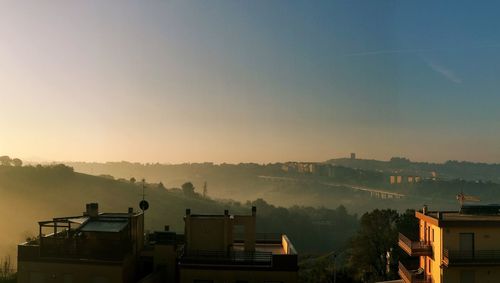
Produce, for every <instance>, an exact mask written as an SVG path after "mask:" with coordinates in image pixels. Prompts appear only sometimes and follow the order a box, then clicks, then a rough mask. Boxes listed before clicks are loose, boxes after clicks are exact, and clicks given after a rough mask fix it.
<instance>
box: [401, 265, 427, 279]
mask: <svg viewBox="0 0 500 283" xmlns="http://www.w3.org/2000/svg"><path fill="white" fill-rule="evenodd" d="M411 268H412V269H408V268H407V267H406V266H405V265H404V264H403V263H402V262H399V271H398V273H399V276H400V277H401V279H403V281H404V282H411V283H431V282H432V278H431V277H430V276H429V275H426V274H425V271H424V270H423V269H420V268H418V265H415V266H412V267H411Z"/></svg>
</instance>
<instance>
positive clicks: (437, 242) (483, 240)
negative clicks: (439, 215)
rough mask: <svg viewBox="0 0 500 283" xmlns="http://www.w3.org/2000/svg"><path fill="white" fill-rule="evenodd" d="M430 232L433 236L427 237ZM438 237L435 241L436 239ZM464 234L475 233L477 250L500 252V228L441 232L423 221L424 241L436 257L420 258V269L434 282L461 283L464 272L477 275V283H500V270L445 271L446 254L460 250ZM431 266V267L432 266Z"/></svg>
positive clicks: (457, 229)
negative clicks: (445, 252)
mask: <svg viewBox="0 0 500 283" xmlns="http://www.w3.org/2000/svg"><path fill="white" fill-rule="evenodd" d="M427 231H430V233H427ZM433 233H434V237H433ZM460 233H474V248H475V250H488V249H500V241H499V240H498V239H500V228H499V227H444V228H440V227H437V226H435V225H433V224H430V223H428V222H425V221H423V220H420V240H421V241H430V243H431V245H432V249H433V257H424V256H422V257H420V267H422V268H424V269H425V268H426V266H428V268H427V269H426V273H427V274H429V275H431V276H432V279H433V282H435V283H441V282H460V276H461V273H462V272H467V271H469V272H470V271H474V278H475V282H481V283H487V282H500V279H498V278H500V267H481V266H479V267H445V268H443V269H442V268H441V263H442V260H443V250H444V249H449V250H458V249H459V239H460ZM426 262H427V263H428V264H427V265H426ZM429 263H430V264H429Z"/></svg>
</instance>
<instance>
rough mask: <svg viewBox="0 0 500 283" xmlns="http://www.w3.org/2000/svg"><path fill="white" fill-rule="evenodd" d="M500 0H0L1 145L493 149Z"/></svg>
mask: <svg viewBox="0 0 500 283" xmlns="http://www.w3.org/2000/svg"><path fill="white" fill-rule="evenodd" d="M495 2H496V1H481V2H476V1H456V0H453V1H400V0H395V1H382V0H378V1H368V0H367V1H353V0H350V1H347V0H346V1H331V0H328V1H312V2H311V1H110V0H107V1H68V0H63V1H40V0H36V1H14V0H13V1H6V0H3V1H0V105H1V111H0V129H1V130H2V134H1V136H0V155H1V154H8V155H11V156H16V157H22V158H25V159H46V160H85V161H119V160H131V161H140V162H148V161H149V162H156V161H158V162H172V163H176V162H197V161H214V162H240V161H241V162H249V161H253V162H270V161H287V160H311V161H321V160H325V159H328V158H330V157H339V156H347V155H348V154H349V152H356V153H358V156H360V157H365V158H381V159H388V158H390V157H391V156H406V157H409V158H411V159H413V160H431V161H443V160H447V159H459V160H464V159H465V160H473V161H487V162H500V111H499V106H500V54H499V52H500V33H499V32H498V31H499V30H500V20H499V17H498V11H499V10H500V4H496V3H495Z"/></svg>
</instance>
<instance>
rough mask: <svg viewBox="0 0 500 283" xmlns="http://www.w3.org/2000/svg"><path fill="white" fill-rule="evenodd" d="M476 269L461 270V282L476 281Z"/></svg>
mask: <svg viewBox="0 0 500 283" xmlns="http://www.w3.org/2000/svg"><path fill="white" fill-rule="evenodd" d="M474 277H475V274H474V270H461V271H460V283H474V282H475V278H474Z"/></svg>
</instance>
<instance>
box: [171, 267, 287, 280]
mask: <svg viewBox="0 0 500 283" xmlns="http://www.w3.org/2000/svg"><path fill="white" fill-rule="evenodd" d="M180 279H181V280H180V283H193V282H194V280H213V283H226V282H236V281H237V280H241V281H242V282H248V283H264V282H283V283H296V282H297V272H296V271H274V270H266V271H264V270H262V271H259V270H204V269H180Z"/></svg>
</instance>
